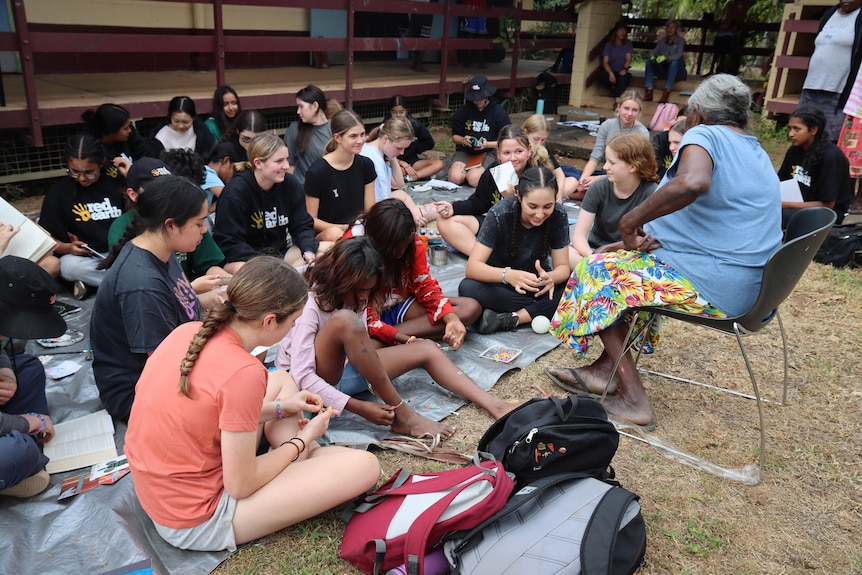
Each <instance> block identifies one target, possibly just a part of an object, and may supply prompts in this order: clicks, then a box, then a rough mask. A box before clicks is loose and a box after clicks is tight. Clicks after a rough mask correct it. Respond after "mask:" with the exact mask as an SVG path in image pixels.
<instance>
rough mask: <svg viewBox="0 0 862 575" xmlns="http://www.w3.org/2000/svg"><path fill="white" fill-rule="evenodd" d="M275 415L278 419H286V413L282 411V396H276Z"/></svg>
mask: <svg viewBox="0 0 862 575" xmlns="http://www.w3.org/2000/svg"><path fill="white" fill-rule="evenodd" d="M275 417H276V418H277V419H284V414H283V413H282V412H281V398H280V397H276V398H275Z"/></svg>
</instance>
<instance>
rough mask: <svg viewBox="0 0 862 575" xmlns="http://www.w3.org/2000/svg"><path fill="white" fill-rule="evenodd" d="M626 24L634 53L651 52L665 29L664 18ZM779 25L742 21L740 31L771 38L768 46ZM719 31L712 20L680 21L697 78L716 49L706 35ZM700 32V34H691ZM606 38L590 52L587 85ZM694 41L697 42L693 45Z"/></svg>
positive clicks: (767, 51)
mask: <svg viewBox="0 0 862 575" xmlns="http://www.w3.org/2000/svg"><path fill="white" fill-rule="evenodd" d="M626 22H627V23H628V25H629V38H630V39H631V40H632V45H633V46H634V49H635V50H643V51H650V50H652V49H653V48H654V47H655V44H656V41H657V40H656V38H657V37H658V33H659V32H660V31H662V30H664V28H665V25H666V24H667V19H661V18H632V19H629V20H626ZM779 27H780V25H779V24H777V23H775V24H772V23H759V22H745V23H744V24H743V25H742V26H741V27H740V29H741V30H743V31H749V32H766V33H769V34H770V35H772V36H773V38H772V41H771V42H768V45H769V46H773V45H775V38H774V36H777V34H778V31H779ZM717 29H718V22H716V21H714V20H710V19H707V20H680V30H681V31H682V32H683V33H684V34H685V36H684V37H685V52H686V53H687V54H697V58H696V62H695V71H694V73H695V74H697V75H701V73H702V72H703V57H704V55H705V54H714V53H715V50H714V49H713V47H712V43H711V41H710V42H709V43H707V41H708V40H711V36H710V35H709V32H712V31H714V30H717ZM697 30H699V31H700V34H697V33H692V32H695V31H697ZM606 41H607V37H606V38H605V39H603V40H602V41H601V42H599V43H598V44H597V45H596V46H594V47H593V49H592V50H591V51H590V67H591V68H592V69H593V71H592V72H591V74H590V76H589V77H588V78H587V84H586V85H587V86H590V85H592V84H593V83H594V82H595V81H596V80H597V78H598V71H599V68H600V66H601V58H602V49H603V48H604V45H605V42H606ZM695 41H696V42H697V43H695ZM772 52H773V50H772V48H769V47H765V48H760V47H756V46H748V45H746V46H742V47H741V48H740V49H739V54H741V55H743V56H764V57H768V56H771V55H772Z"/></svg>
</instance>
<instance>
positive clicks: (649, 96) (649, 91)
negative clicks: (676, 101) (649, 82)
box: [644, 88, 652, 102]
mask: <svg viewBox="0 0 862 575" xmlns="http://www.w3.org/2000/svg"><path fill="white" fill-rule="evenodd" d="M644 102H652V88H646V89H644Z"/></svg>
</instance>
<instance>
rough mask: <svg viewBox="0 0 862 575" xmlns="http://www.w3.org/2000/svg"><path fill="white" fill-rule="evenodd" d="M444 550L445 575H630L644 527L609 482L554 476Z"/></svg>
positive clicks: (625, 494)
mask: <svg viewBox="0 0 862 575" xmlns="http://www.w3.org/2000/svg"><path fill="white" fill-rule="evenodd" d="M444 551H445V554H446V559H447V561H448V562H449V565H451V566H452V575H523V574H525V573H529V574H530V575H546V574H554V575H567V574H568V575H579V574H580V575H631V574H632V573H635V572H636V571H637V570H638V568H639V567H640V566H641V565H642V564H643V561H644V554H645V552H646V527H645V525H644V520H643V516H642V515H641V508H640V505H639V504H638V496H637V495H635V494H634V493H632V492H630V491H627V490H625V489H623V488H622V487H620V486H619V485H618V484H617V483H616V482H614V481H601V480H598V479H595V478H593V477H584V476H583V475H581V474H558V475H551V476H548V477H544V478H541V479H537V480H536V481H534V482H532V483H530V484H529V485H526V486H524V487H523V488H521V489H520V490H519V491H518V492H517V493H515V494H514V495H512V497H511V498H510V499H509V501H508V502H507V503H506V506H505V507H503V509H501V510H500V511H499V512H497V513H496V514H495V515H494V516H492V517H491V518H490V519H488V520H487V521H485V522H483V523H482V524H481V525H479V526H478V527H476V528H475V529H472V530H470V531H464V532H460V533H456V534H454V535H452V536H450V537H449V538H448V539H447V540H446V542H445V544H444Z"/></svg>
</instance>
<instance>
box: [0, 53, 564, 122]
mask: <svg viewBox="0 0 862 575" xmlns="http://www.w3.org/2000/svg"><path fill="white" fill-rule="evenodd" d="M550 65H551V63H550V62H540V61H528V60H521V61H519V62H518V67H517V75H516V77H515V83H514V87H515V88H518V87H524V86H532V85H533V82H534V80H535V77H536V76H537V75H538V74H539V73H540V72H542V71H543V70H545V69H547V68H548V67H549V66H550ZM426 67H427V68H428V72H424V73H417V72H414V71H413V70H411V69H410V68H409V66H408V64H407V62H406V61H401V60H399V61H392V62H356V63H355V64H354V67H353V86H354V88H353V92H352V93H351V94H349V95H348V94H346V91H345V84H346V83H345V72H346V70H345V67H344V66H332V67H329V68H323V69H318V68H312V67H294V68H265V69H239V70H228V71H227V73H226V78H227V83H228V84H230V85H231V86H232V87H233V88H234V89H236V90H237V92H238V93H239V94H240V97H241V99H242V104H243V108H245V109H260V110H264V109H273V108H287V107H291V106H294V105H295V98H294V94H296V92H297V91H299V90H300V89H301V88H303V87H305V86H306V85H308V84H314V85H317V86H319V87H320V88H321V89H322V90H323V91H324V93H326V95H327V97H331V98H336V99H338V100H339V101H341V102H347V101H348V100H350V101H352V102H354V103H355V102H362V101H373V100H385V99H388V98H389V97H390V96H392V95H394V94H404V95H406V96H428V97H429V98H440V97H441V96H444V98H445V95H447V94H452V93H460V92H461V90H462V84H463V82H465V81H466V80H467V79H468V78H469V77H471V76H473V75H484V76H487V77H488V79H489V80H490V81H491V83H492V84H494V85H495V86H497V87H498V89H499V90H500V91H506V90H508V89H509V88H510V80H511V76H512V62H511V60H508V59H507V60H504V61H503V62H498V63H492V64H488V67H487V68H486V69H482V70H480V69H477V68H475V67H473V68H466V67H463V66H458V65H450V66H448V67H447V73H446V77H445V79H444V81H443V82H441V79H440V66H439V64H426ZM568 82H569V77H568V76H561V77H560V83H568ZM3 84H4V87H5V92H6V106H5V107H0V129H23V128H27V127H28V126H29V121H28V120H29V119H28V115H27V103H26V100H25V96H24V85H23V80H22V77H21V76H20V75H16V74H3ZM215 88H216V74H215V71H206V72H194V71H165V72H111V73H100V74H37V75H36V92H37V95H38V103H39V112H40V114H41V125H42V126H43V127H47V126H60V125H67V124H74V123H76V122H77V121H78V118H79V117H80V115H81V113H82V112H83V111H84V110H87V109H90V108H94V107H96V106H98V105H100V104H102V103H105V102H112V103H116V104H121V105H123V106H125V107H127V108H128V109H129V111H130V112H131V113H132V116H133V117H135V118H154V117H160V116H163V115H164V114H165V112H166V108H167V103H168V101H169V100H170V99H171V98H172V97H174V96H178V95H185V96H189V97H191V98H192V99H194V100H195V102H196V104H197V109H198V112H199V113H201V114H209V113H210V112H211V106H212V94H213V91H214V90H215ZM442 103H443V104H444V105H445V99H444V101H443V102H442Z"/></svg>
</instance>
